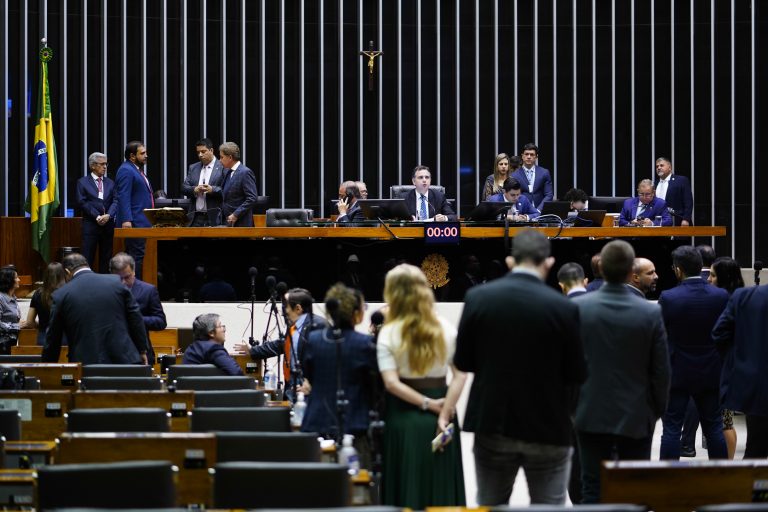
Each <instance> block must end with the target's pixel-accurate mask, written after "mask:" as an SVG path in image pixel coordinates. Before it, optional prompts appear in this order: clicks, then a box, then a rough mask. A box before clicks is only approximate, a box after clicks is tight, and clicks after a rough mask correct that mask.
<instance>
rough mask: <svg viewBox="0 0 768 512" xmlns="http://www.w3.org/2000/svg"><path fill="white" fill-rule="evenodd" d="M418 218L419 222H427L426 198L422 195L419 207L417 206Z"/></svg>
mask: <svg viewBox="0 0 768 512" xmlns="http://www.w3.org/2000/svg"><path fill="white" fill-rule="evenodd" d="M419 217H420V218H421V220H427V219H428V218H429V217H428V215H427V196H425V195H424V194H422V195H421V205H420V206H419Z"/></svg>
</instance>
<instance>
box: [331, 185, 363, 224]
mask: <svg viewBox="0 0 768 512" xmlns="http://www.w3.org/2000/svg"><path fill="white" fill-rule="evenodd" d="M362 197H363V196H362V194H361V193H360V188H359V187H358V186H357V184H356V183H355V182H354V181H345V182H344V183H342V184H341V185H340V186H339V202H338V203H337V204H336V207H337V208H338V209H339V216H338V217H336V222H360V221H363V220H365V215H363V211H362V210H361V209H360V205H359V204H357V200H358V199H362Z"/></svg>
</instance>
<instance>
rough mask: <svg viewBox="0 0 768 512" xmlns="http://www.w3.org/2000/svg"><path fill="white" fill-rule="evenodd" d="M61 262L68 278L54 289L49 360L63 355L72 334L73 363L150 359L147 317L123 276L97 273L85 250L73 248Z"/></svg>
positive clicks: (47, 348)
mask: <svg viewBox="0 0 768 512" xmlns="http://www.w3.org/2000/svg"><path fill="white" fill-rule="evenodd" d="M61 263H62V265H63V266H64V272H65V273H66V278H67V284H65V285H64V286H62V287H61V288H59V289H58V290H56V291H55V292H54V293H53V307H52V308H51V323H50V325H49V327H48V334H47V337H46V343H45V347H43V358H42V360H43V362H46V363H56V362H58V361H59V353H60V351H61V340H62V337H63V336H64V335H66V336H67V340H68V341H69V361H70V362H71V363H82V364H147V331H146V330H145V329H144V321H143V320H142V318H141V312H140V311H139V306H138V304H136V300H135V299H134V298H133V296H132V295H131V292H130V291H129V290H128V289H127V288H125V287H124V286H123V285H122V284H121V283H120V279H118V278H117V277H116V276H113V275H102V274H96V273H94V272H93V271H91V269H90V268H88V261H86V259H85V257H84V256H83V255H82V254H78V253H71V254H68V255H67V256H65V257H64V259H63V261H62V262H61Z"/></svg>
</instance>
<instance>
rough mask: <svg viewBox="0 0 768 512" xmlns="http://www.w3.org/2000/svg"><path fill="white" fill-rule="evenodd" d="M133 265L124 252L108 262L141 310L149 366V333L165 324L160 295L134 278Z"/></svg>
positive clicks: (152, 357)
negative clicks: (145, 332) (145, 331)
mask: <svg viewBox="0 0 768 512" xmlns="http://www.w3.org/2000/svg"><path fill="white" fill-rule="evenodd" d="M134 268H135V263H134V261H133V257H131V256H130V255H129V254H126V253H124V252H119V253H117V254H115V256H114V257H113V258H112V259H111V260H110V262H109V270H110V272H112V273H113V274H116V275H117V276H119V277H120V281H122V283H123V286H125V287H126V288H128V289H129V290H130V291H131V295H133V298H134V299H136V303H137V304H138V305H139V309H140V310H141V316H142V318H143V319H144V327H145V328H146V330H147V359H149V364H154V361H155V350H154V349H153V348H152V342H151V340H150V339H149V331H162V330H163V329H165V327H166V325H167V322H166V320H165V311H163V304H162V303H161V302H160V294H159V293H158V292H157V288H155V287H154V286H152V285H151V284H149V283H145V282H144V281H142V280H140V279H137V278H136V273H135V272H134Z"/></svg>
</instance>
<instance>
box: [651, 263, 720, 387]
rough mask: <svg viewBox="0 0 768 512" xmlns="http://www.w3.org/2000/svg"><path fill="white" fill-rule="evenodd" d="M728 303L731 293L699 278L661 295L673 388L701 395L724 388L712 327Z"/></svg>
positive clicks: (691, 279)
mask: <svg viewBox="0 0 768 512" xmlns="http://www.w3.org/2000/svg"><path fill="white" fill-rule="evenodd" d="M727 303H728V292H727V291H725V290H723V289H722V288H718V287H716V286H710V285H709V283H707V282H706V281H704V280H703V279H702V278H701V277H698V276H697V277H692V278H690V279H685V280H684V281H682V282H681V283H680V284H679V285H678V286H676V287H674V288H672V289H670V290H665V291H663V292H661V297H659V305H660V306H661V314H662V317H663V318H664V326H665V327H666V329H667V340H668V342H669V356H670V360H671V363H672V387H673V388H685V389H688V390H690V391H691V392H697V391H700V390H703V389H709V390H711V389H718V388H719V387H720V354H718V352H717V349H716V348H715V343H714V342H713V341H712V328H713V327H714V326H715V322H717V319H718V318H719V317H720V314H721V313H722V312H723V310H724V309H725V305H726V304H727Z"/></svg>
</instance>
